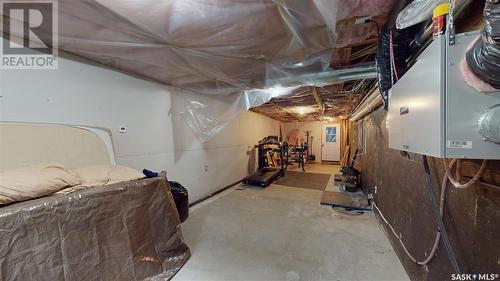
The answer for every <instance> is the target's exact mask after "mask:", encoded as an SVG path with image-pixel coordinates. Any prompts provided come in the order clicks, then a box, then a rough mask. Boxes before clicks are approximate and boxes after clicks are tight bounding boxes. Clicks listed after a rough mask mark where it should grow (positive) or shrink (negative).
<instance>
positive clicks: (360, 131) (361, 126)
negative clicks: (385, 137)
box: [356, 119, 367, 154]
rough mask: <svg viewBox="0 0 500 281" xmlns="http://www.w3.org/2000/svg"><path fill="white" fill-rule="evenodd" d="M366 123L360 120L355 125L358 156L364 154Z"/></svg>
mask: <svg viewBox="0 0 500 281" xmlns="http://www.w3.org/2000/svg"><path fill="white" fill-rule="evenodd" d="M366 127H367V121H366V120H364V119H362V120H360V121H358V123H356V129H357V132H356V133H357V148H358V154H366V152H367V151H366V139H367V137H366V134H367V128H366Z"/></svg>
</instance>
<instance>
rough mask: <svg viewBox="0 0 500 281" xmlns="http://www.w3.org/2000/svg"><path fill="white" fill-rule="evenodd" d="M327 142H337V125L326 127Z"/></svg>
mask: <svg viewBox="0 0 500 281" xmlns="http://www.w3.org/2000/svg"><path fill="white" fill-rule="evenodd" d="M326 142H337V127H327V128H326Z"/></svg>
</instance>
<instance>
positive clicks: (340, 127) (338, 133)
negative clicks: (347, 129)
mask: <svg viewBox="0 0 500 281" xmlns="http://www.w3.org/2000/svg"><path fill="white" fill-rule="evenodd" d="M327 125H335V126H337V134H336V135H337V142H338V145H339V160H338V161H335V160H332V161H329V160H323V140H324V139H325V137H324V136H325V130H324V129H323V128H324V127H323V126H327ZM320 127H321V143H320V144H321V151H320V152H321V156H320V163H322V164H328V163H340V158H341V157H342V146H341V144H340V139H339V137H340V131H341V130H342V124H341V123H339V122H327V123H323V122H321V124H320Z"/></svg>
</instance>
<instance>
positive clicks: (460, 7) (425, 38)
mask: <svg viewBox="0 0 500 281" xmlns="http://www.w3.org/2000/svg"><path fill="white" fill-rule="evenodd" d="M472 1H473V0H462V1H457V2H458V3H457V4H456V5H455V8H454V9H453V17H454V18H457V17H459V16H460V14H462V12H463V11H464V10H465V8H466V7H467V6H468V5H469V4H471V3H472ZM433 31H434V27H433V25H432V21H431V22H430V23H428V24H427V25H426V26H425V28H424V29H422V31H421V32H420V33H418V34H417V37H416V38H415V40H414V41H413V42H412V43H411V45H410V49H411V50H414V49H415V48H417V49H418V48H421V47H422V46H426V45H427V43H428V42H429V40H430V39H431V38H432V33H433Z"/></svg>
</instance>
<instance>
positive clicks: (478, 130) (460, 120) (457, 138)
mask: <svg viewBox="0 0 500 281" xmlns="http://www.w3.org/2000/svg"><path fill="white" fill-rule="evenodd" d="M478 37H479V33H477V32H475V33H463V34H458V35H456V43H455V44H454V45H450V44H449V43H448V38H447V36H446V35H441V36H439V37H437V38H435V39H434V41H433V42H432V43H431V44H430V45H429V46H428V47H427V48H426V49H425V50H424V51H423V52H422V54H421V55H420V56H419V58H418V59H417V61H416V63H415V64H414V65H413V66H412V67H411V68H410V69H409V70H408V72H407V73H406V74H405V75H404V76H403V77H402V78H401V79H400V80H399V81H398V82H397V83H396V84H395V85H394V86H393V87H392V89H391V91H390V93H389V113H388V117H387V126H388V130H389V147H390V148H393V149H398V150H404V151H409V152H414V153H419V154H424V155H430V156H434V157H439V158H468V159H500V92H498V91H497V92H494V93H480V92H478V91H477V90H475V89H473V88H471V87H470V86H468V85H467V84H466V83H465V81H464V79H463V78H462V77H463V76H462V72H461V70H460V64H461V63H464V60H465V55H466V53H467V50H468V49H469V48H470V47H471V46H472V44H474V42H475V41H476V39H477V38H478Z"/></svg>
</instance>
